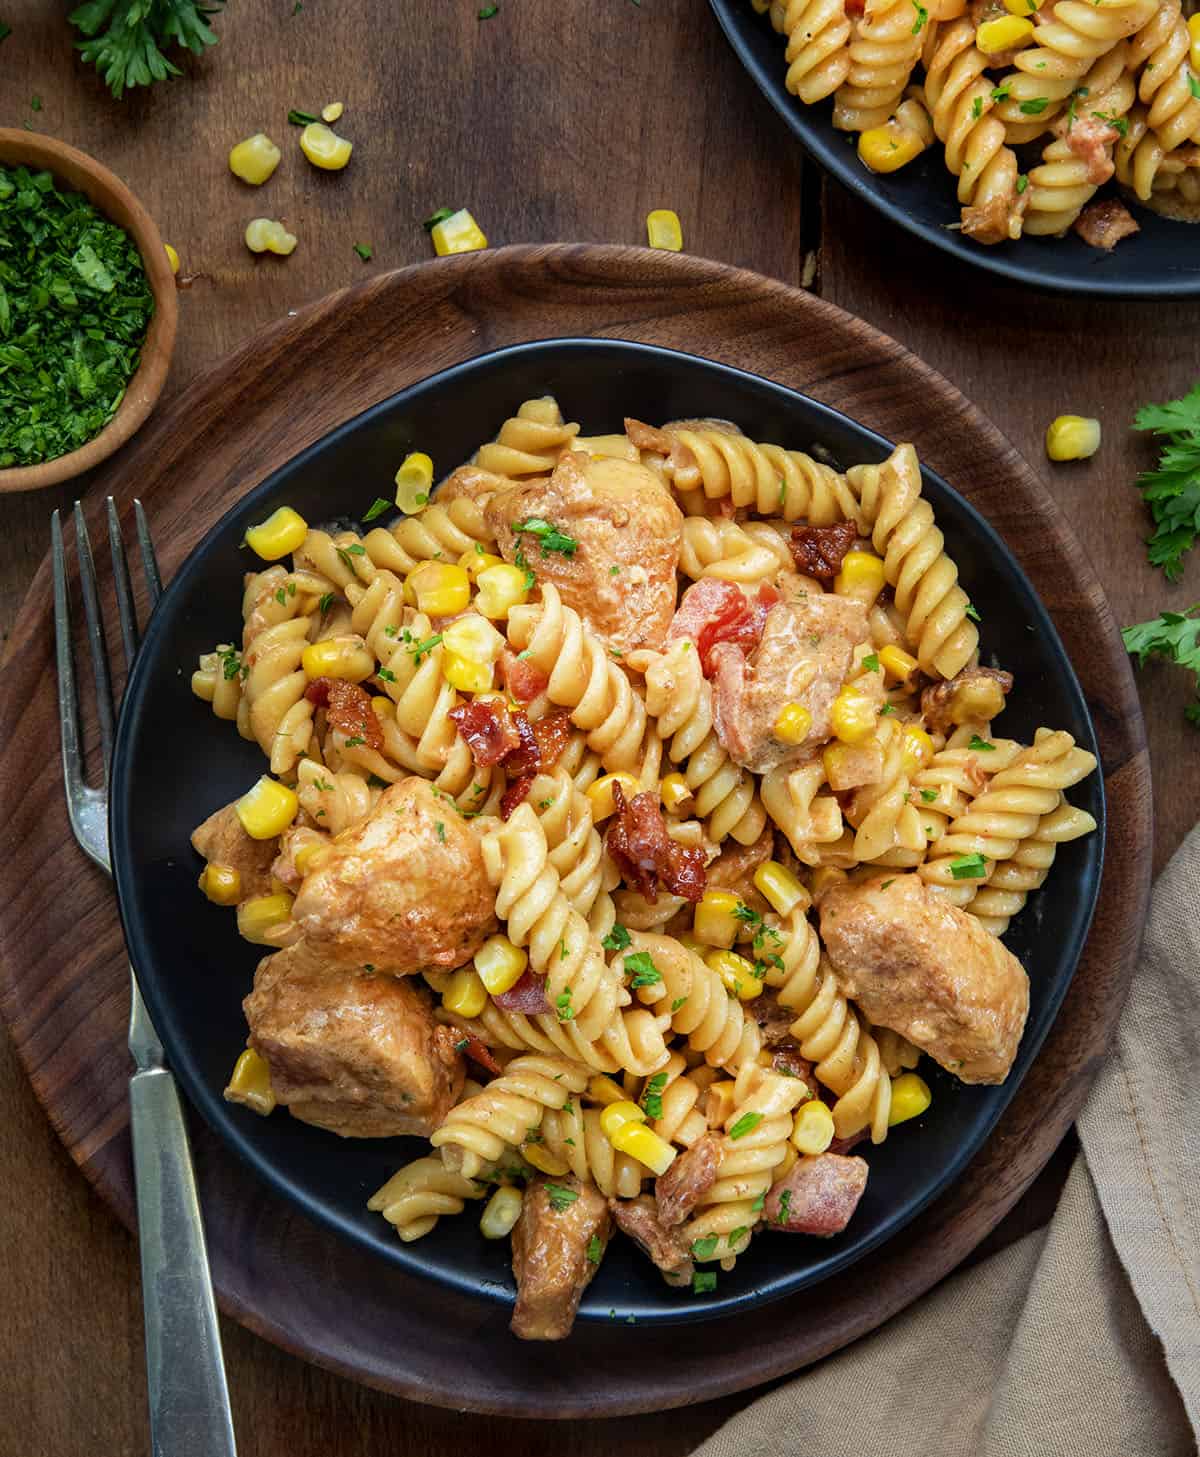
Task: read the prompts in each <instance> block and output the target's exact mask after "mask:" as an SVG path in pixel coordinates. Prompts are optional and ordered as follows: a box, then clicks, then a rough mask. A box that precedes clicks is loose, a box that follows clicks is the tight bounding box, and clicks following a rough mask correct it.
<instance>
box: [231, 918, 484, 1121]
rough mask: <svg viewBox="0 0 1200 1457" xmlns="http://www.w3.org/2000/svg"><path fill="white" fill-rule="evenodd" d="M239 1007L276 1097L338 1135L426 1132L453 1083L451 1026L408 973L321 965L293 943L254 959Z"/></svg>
mask: <svg viewBox="0 0 1200 1457" xmlns="http://www.w3.org/2000/svg"><path fill="white" fill-rule="evenodd" d="M242 1007H243V1009H244V1011H245V1013H246V1021H247V1023H248V1024H249V1027H250V1046H251V1047H252V1048H253V1049H254V1050H255V1052H257V1053H258V1054H259V1056H260V1057H263V1058H265V1059H266V1061H267V1063H268V1065H269V1066H270V1069H271V1087H272V1088H273V1090H274V1092H275V1096H276V1098H278V1100H279V1101H280V1102H281V1103H286V1104H287V1106H288V1108H289V1109H290V1110H291V1113H292V1116H293V1117H295V1118H299V1119H300V1120H301V1121H302V1122H304V1123H313V1124H316V1126H317V1127H318V1128H327V1129H329V1131H330V1132H331V1133H338V1134H340V1135H341V1136H342V1137H343V1138H394V1137H397V1136H398V1135H400V1134H405V1133H416V1134H421V1135H422V1136H423V1137H426V1138H427V1137H428V1136H429V1135H430V1134H431V1133H432V1132H433V1130H434V1129H435V1128H437V1127H438V1125H439V1124H440V1123H441V1122H442V1120H443V1119H444V1118H445V1116H446V1114H447V1113H448V1112H449V1111H450V1109H451V1108H452V1107H453V1106H454V1103H455V1101H456V1099H457V1098H458V1095H459V1093H460V1092H461V1091H462V1085H463V1076H464V1064H463V1060H462V1057H461V1056H460V1055H459V1053H458V1052H457V1051H456V1050H455V1044H456V1043H457V1042H458V1041H459V1040H460V1035H459V1033H458V1032H457V1031H455V1030H454V1029H453V1028H450V1027H442V1026H439V1025H438V1023H437V1022H436V1021H435V1020H434V1015H433V998H432V996H431V994H430V993H429V992H428V991H427V990H426V989H425V987H423V986H420V985H418V984H417V983H415V982H411V981H406V980H401V979H399V978H397V977H393V976H382V975H377V974H375V975H373V974H371V973H366V972H361V971H358V972H354V971H347V970H345V969H344V968H342V967H337V966H330V965H329V964H328V963H327V962H323V961H322V960H321V959H320V957H318V956H317V955H315V954H314V953H313V951H312V948H311V947H309V946H307V945H306V944H305V943H304V942H299V943H298V944H297V945H295V946H292V947H290V948H289V949H288V950H286V951H280V952H277V953H276V954H275V955H274V956H265V957H264V958H263V959H262V961H260V962H259V964H258V970H257V971H256V972H255V974H254V990H253V991H252V992H251V993H250V995H249V996H248V997H247V998H246V999H245V1001H244V1002H243V1003H242Z"/></svg>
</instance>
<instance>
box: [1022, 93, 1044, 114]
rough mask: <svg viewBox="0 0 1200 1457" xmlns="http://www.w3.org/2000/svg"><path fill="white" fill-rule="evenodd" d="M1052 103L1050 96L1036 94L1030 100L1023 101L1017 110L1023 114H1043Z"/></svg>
mask: <svg viewBox="0 0 1200 1457" xmlns="http://www.w3.org/2000/svg"><path fill="white" fill-rule="evenodd" d="M1049 105H1050V98H1049V97H1048V96H1035V97H1033V98H1032V100H1030V101H1022V102H1021V104H1020V105H1019V106H1018V108H1017V110H1018V111H1019V112H1020V113H1021V115H1022V116H1041V114H1042V112H1043V111H1045V109H1046V108H1047V107H1048V106H1049Z"/></svg>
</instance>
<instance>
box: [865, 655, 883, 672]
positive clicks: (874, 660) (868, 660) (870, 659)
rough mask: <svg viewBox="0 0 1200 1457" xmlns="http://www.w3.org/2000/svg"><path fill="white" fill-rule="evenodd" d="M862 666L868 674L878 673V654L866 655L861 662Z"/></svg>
mask: <svg viewBox="0 0 1200 1457" xmlns="http://www.w3.org/2000/svg"><path fill="white" fill-rule="evenodd" d="M862 665H863V667H864V668H865V669H866V670H867V672H868V673H878V672H879V654H878V653H868V654H867V656H866V657H865V658H864V659H863V660H862Z"/></svg>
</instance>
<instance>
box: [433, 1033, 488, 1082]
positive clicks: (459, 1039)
mask: <svg viewBox="0 0 1200 1457" xmlns="http://www.w3.org/2000/svg"><path fill="white" fill-rule="evenodd" d="M444 1030H445V1031H447V1032H453V1034H454V1050H455V1051H456V1052H461V1053H464V1054H465V1055H466V1056H467V1057H469V1058H470V1059H471V1061H472V1062H473V1063H475V1064H476V1066H477V1067H481V1068H483V1070H484V1072H489V1073H492V1074H493V1076H494V1075H495V1074H496V1073H498V1072H499V1071H500V1064H499V1063H498V1062H497V1061H496V1059H495V1058H494V1057H493V1056H492V1050H491V1048H490V1047H489V1046H488V1045H487V1043H486V1042H481V1041H480V1039H479V1038H478V1037H476V1036H475V1034H474V1032H465V1031H463V1029H462V1028H461V1027H447V1028H445V1029H444Z"/></svg>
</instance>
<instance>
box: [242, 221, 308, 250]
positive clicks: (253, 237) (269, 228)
mask: <svg viewBox="0 0 1200 1457" xmlns="http://www.w3.org/2000/svg"><path fill="white" fill-rule="evenodd" d="M243 236H244V238H245V240H246V247H247V248H249V249H250V251H251V253H278V254H280V255H281V256H282V257H285V258H286V257H287V255H288V254H289V253H293V252H295V249H296V235H295V234H294V233H289V232H288V230H287V229H286V228H285V227H284V226H283V224H282V223H279V222H276V221H275V219H274V218H254V219H252V220H251V221H250V222H248V223H247V224H246V231H245V233H244V234H243Z"/></svg>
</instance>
